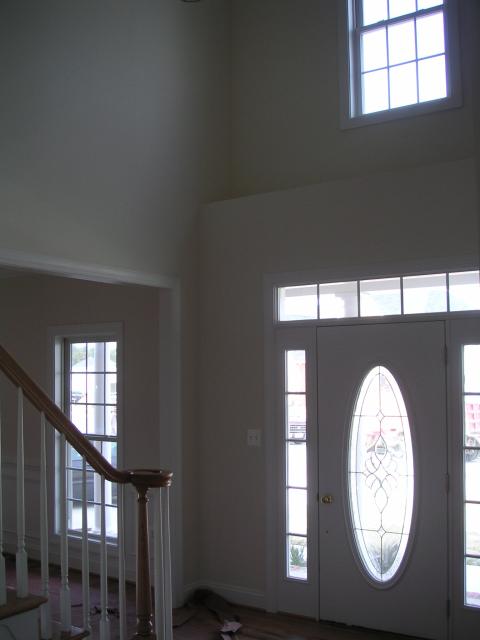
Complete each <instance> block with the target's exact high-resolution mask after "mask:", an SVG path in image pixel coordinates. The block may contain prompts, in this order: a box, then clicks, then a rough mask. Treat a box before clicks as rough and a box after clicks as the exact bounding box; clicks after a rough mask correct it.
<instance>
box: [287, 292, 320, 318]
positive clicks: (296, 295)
mask: <svg viewBox="0 0 480 640" xmlns="http://www.w3.org/2000/svg"><path fill="white" fill-rule="evenodd" d="M278 318H279V320H282V321H289V320H290V321H292V320H316V319H317V285H316V284H310V285H306V286H299V287H279V289H278Z"/></svg>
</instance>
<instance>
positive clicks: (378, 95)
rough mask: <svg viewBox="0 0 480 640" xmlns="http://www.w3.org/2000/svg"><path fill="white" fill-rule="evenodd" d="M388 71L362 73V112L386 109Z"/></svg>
mask: <svg viewBox="0 0 480 640" xmlns="http://www.w3.org/2000/svg"><path fill="white" fill-rule="evenodd" d="M387 74H388V71H387V70H386V69H382V70H381V71H371V72H370V73H365V74H363V75H362V104H363V113H375V112H376V111H384V110H385V109H388V75H387Z"/></svg>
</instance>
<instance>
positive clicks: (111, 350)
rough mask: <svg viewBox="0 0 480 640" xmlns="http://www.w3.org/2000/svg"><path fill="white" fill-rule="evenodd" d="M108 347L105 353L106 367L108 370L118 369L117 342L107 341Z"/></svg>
mask: <svg viewBox="0 0 480 640" xmlns="http://www.w3.org/2000/svg"><path fill="white" fill-rule="evenodd" d="M106 348H107V351H106V355H105V369H106V370H107V371H116V370H117V343H116V342H107V343H106Z"/></svg>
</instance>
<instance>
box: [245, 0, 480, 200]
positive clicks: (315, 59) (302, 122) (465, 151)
mask: <svg viewBox="0 0 480 640" xmlns="http://www.w3.org/2000/svg"><path fill="white" fill-rule="evenodd" d="M344 1H345V0H328V1H320V2H319V1H318V0H261V1H259V0H232V17H233V19H232V25H233V31H232V41H233V48H232V95H233V100H232V136H233V137H232V145H233V146H232V148H233V151H232V158H233V159H232V175H233V193H234V194H235V195H238V196H243V195H247V194H252V193H259V192H265V191H274V190H277V189H286V188H291V187H298V186H301V185H307V184H316V183H318V182H322V181H324V180H331V179H339V178H345V177H351V176H356V175H360V174H364V175H365V174H369V173H372V172H374V171H389V170H393V169H401V168H406V167H411V166H420V165H422V164H428V163H436V162H439V161H442V160H445V161H446V160H457V159H460V158H465V157H470V156H471V155H473V153H474V140H473V130H472V115H473V114H474V112H475V109H474V107H473V104H472V79H473V78H475V79H476V81H477V80H478V66H477V64H476V59H475V56H474V47H475V40H476V39H477V36H478V19H477V18H476V17H475V15H474V13H475V5H476V3H477V2H476V0H459V1H458V5H459V17H460V44H461V67H462V84H463V105H464V106H462V107H461V108H459V109H452V110H449V111H445V112H442V113H436V114H434V115H426V116H422V117H416V118H407V119H399V120H397V121H394V122H391V123H388V124H384V125H373V126H366V127H359V128H356V129H349V130H341V129H340V113H339V83H340V81H341V79H340V77H339V47H338V38H337V36H338V28H339V24H338V15H337V14H338V6H339V4H340V2H344Z"/></svg>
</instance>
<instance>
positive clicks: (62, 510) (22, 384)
mask: <svg viewBox="0 0 480 640" xmlns="http://www.w3.org/2000/svg"><path fill="white" fill-rule="evenodd" d="M0 372H2V373H3V374H4V377H5V379H6V381H8V384H9V385H13V387H14V390H15V394H16V408H15V413H16V420H15V423H16V424H15V425H11V424H8V425H2V415H3V408H4V407H3V405H2V399H1V398H0V640H4V638H5V640H56V639H57V638H61V639H62V640H63V639H67V638H70V639H71V640H73V639H76V638H85V637H87V636H89V635H90V633H91V629H92V625H91V620H90V564H91V562H90V556H91V549H90V548H89V547H91V540H90V539H89V533H88V529H87V468H91V469H93V471H94V472H95V473H96V474H98V479H99V482H100V486H101V496H102V498H101V501H100V504H99V505H96V507H95V508H100V509H101V531H100V536H99V538H98V540H96V544H98V546H99V551H100V553H99V557H100V585H101V588H100V596H101V603H100V625H99V638H100V640H116V639H117V638H118V639H119V640H129V638H128V636H127V626H126V594H125V527H124V514H125V491H124V488H125V487H126V486H127V485H131V486H132V487H133V488H134V490H135V493H136V497H137V519H136V525H137V531H136V541H137V543H136V544H137V548H136V594H137V595H136V617H137V623H136V633H135V634H134V636H133V638H136V639H140V638H145V639H147V640H154V639H156V640H172V595H171V566H170V528H169V487H170V485H171V482H172V473H171V472H169V471H164V470H160V469H133V470H119V469H117V468H115V467H113V466H112V465H111V464H110V463H109V462H108V461H107V460H106V459H105V458H104V457H103V456H102V454H101V453H100V452H99V451H98V449H96V448H95V447H94V446H93V445H92V443H91V442H90V441H89V440H87V439H86V438H85V437H84V436H83V434H82V433H81V432H80V431H79V430H78V429H77V428H76V427H75V425H74V424H73V423H72V422H71V421H70V420H69V419H68V418H67V417H66V416H65V414H64V413H63V412H62V411H61V410H60V409H59V407H58V406H57V405H56V404H55V403H54V402H52V400H50V398H49V397H48V395H47V394H46V393H45V392H44V391H43V390H42V389H41V388H40V387H39V386H38V385H37V384H36V383H35V382H34V381H33V380H32V379H31V378H30V377H29V376H28V374H27V373H26V372H25V371H24V370H23V369H22V368H21V367H20V365H19V364H18V363H17V362H16V361H15V360H14V359H13V358H12V356H10V355H9V354H8V353H7V351H5V349H3V348H2V347H0ZM2 382H3V381H2ZM6 395H7V396H9V395H11V394H6ZM7 400H8V397H7ZM26 403H29V404H30V405H31V406H32V407H33V408H34V410H35V411H36V414H37V420H38V433H39V469H40V477H39V483H38V504H39V508H40V524H39V526H40V532H39V534H40V563H41V593H38V594H30V593H29V576H28V550H27V546H26V536H25V522H26V520H25V518H26V515H25V513H26V512H25V464H24V407H25V404H26ZM29 410H30V409H29ZM10 414H11V412H10V410H9V412H8V415H10ZM4 426H5V427H6V428H7V429H8V430H10V429H12V428H15V429H16V443H17V453H16V556H15V563H16V586H15V589H14V590H12V589H10V588H7V585H6V570H5V558H4V555H3V552H4V526H3V508H2V504H1V498H2V474H1V465H2V455H1V440H2V438H1V435H2V427H4ZM52 429H53V430H55V432H56V433H57V434H58V438H57V441H58V449H59V451H58V453H59V459H60V465H59V471H58V473H59V481H60V487H59V501H58V502H59V503H58V504H57V505H56V508H57V513H58V521H59V527H58V528H59V531H58V533H59V538H60V572H61V581H60V582H61V586H60V616H59V617H60V619H59V620H53V619H52V614H51V610H50V602H49V589H50V586H49V582H50V581H49V552H50V542H51V541H50V540H49V526H48V513H49V506H51V504H50V501H51V500H53V497H52V496H50V495H49V492H48V476H47V442H48V441H51V438H50V435H51V431H52ZM67 443H68V444H69V445H70V446H71V447H73V448H74V449H75V451H76V452H77V453H78V454H79V455H80V456H81V461H82V464H81V467H80V468H81V470H82V516H83V517H82V531H81V549H82V617H83V624H82V628H81V629H77V628H75V627H73V626H72V615H71V606H72V605H71V599H70V588H69V544H70V541H69V535H68V512H67V506H68V505H67V491H66V488H67V469H66V463H65V460H66V447H67ZM106 481H109V482H111V483H115V484H116V485H117V506H118V509H117V512H118V540H117V543H118V567H117V571H116V574H117V575H118V585H119V586H118V596H119V633H118V635H116V636H115V639H114V638H113V637H112V634H111V630H110V621H109V616H108V589H107V580H108V563H107V554H108V549H107V535H106V509H107V506H106V501H105V483H106ZM149 498H151V501H152V503H153V513H154V518H153V520H154V522H153V532H152V534H151V535H150V533H149V523H148V508H147V504H148V502H149ZM150 546H152V547H153V556H152V561H153V567H154V594H155V595H154V606H152V591H151V579H150V566H151V558H150ZM154 611H155V629H154V625H153V612H154Z"/></svg>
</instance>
